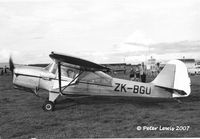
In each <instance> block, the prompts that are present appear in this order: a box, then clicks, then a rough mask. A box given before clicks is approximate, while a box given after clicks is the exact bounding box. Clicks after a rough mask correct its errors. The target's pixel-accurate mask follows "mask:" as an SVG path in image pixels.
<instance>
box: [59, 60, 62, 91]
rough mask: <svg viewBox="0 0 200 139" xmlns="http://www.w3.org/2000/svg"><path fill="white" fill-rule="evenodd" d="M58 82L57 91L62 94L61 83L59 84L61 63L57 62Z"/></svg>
mask: <svg viewBox="0 0 200 139" xmlns="http://www.w3.org/2000/svg"><path fill="white" fill-rule="evenodd" d="M58 82H59V92H60V93H61V94H62V89H61V87H62V84H61V64H60V62H58Z"/></svg>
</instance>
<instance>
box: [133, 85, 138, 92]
mask: <svg viewBox="0 0 200 139" xmlns="http://www.w3.org/2000/svg"><path fill="white" fill-rule="evenodd" d="M138 91H139V86H138V85H134V87H133V93H136V94H137V93H138Z"/></svg>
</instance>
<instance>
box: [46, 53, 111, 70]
mask: <svg viewBox="0 0 200 139" xmlns="http://www.w3.org/2000/svg"><path fill="white" fill-rule="evenodd" d="M49 56H50V57H51V58H52V59H55V60H56V61H57V62H60V63H61V64H62V65H66V66H67V65H68V66H71V67H73V68H78V69H80V70H83V71H104V72H106V71H109V70H110V69H109V68H107V67H104V66H102V65H99V64H96V63H93V62H91V61H88V60H84V59H81V58H77V57H74V56H69V55H64V54H59V53H55V52H52V53H51V54H50V55H49Z"/></svg>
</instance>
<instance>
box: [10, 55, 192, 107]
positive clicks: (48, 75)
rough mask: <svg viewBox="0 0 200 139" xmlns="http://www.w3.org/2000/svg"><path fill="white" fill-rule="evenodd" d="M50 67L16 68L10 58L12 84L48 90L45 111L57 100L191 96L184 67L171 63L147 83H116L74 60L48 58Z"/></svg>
mask: <svg viewBox="0 0 200 139" xmlns="http://www.w3.org/2000/svg"><path fill="white" fill-rule="evenodd" d="M49 56H50V57H51V58H52V60H53V63H52V64H50V65H48V66H47V67H46V68H41V67H32V66H20V67H15V65H14V63H13V61H12V58H10V69H11V71H12V72H13V84H14V85H15V86H17V87H19V88H21V87H22V88H28V89H30V90H31V91H33V92H34V93H35V94H37V92H38V90H39V89H44V90H47V91H48V92H49V93H48V94H49V97H48V101H46V102H45V103H44V105H43V109H44V110H45V111H52V110H54V108H55V100H56V99H57V98H58V97H59V96H63V95H66V96H112V97H116V96H118V97H143V98H151V99H153V98H158V99H161V98H162V99H163V98H165V99H173V98H179V97H187V96H188V95H190V92H191V89H190V78H189V77H188V72H187V68H186V66H185V64H184V63H183V62H181V61H179V60H172V61H170V62H168V63H167V64H166V66H165V67H164V68H163V70H162V71H161V72H160V74H159V75H158V76H157V77H156V78H155V80H154V81H152V82H150V83H141V82H135V81H130V80H123V79H117V78H113V77H111V76H109V75H108V74H106V72H107V71H109V70H110V69H109V68H107V67H104V66H102V65H99V64H96V63H93V62H90V61H87V60H84V59H80V58H77V57H73V56H69V55H64V54H59V53H54V52H52V53H51V54H50V55H49Z"/></svg>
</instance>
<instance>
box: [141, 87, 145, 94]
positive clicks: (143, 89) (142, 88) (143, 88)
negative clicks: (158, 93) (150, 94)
mask: <svg viewBox="0 0 200 139" xmlns="http://www.w3.org/2000/svg"><path fill="white" fill-rule="evenodd" d="M144 93H145V87H144V86H140V94H144Z"/></svg>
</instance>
